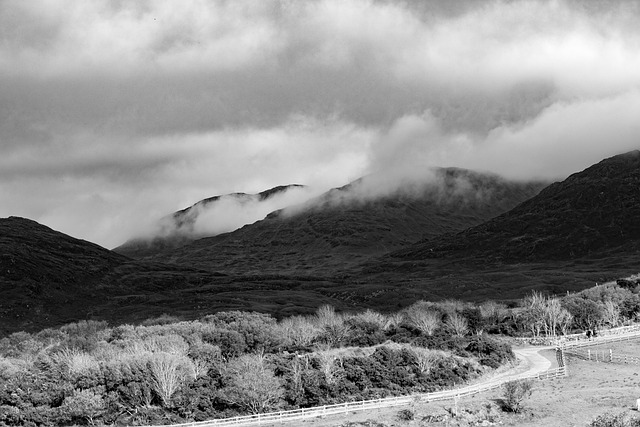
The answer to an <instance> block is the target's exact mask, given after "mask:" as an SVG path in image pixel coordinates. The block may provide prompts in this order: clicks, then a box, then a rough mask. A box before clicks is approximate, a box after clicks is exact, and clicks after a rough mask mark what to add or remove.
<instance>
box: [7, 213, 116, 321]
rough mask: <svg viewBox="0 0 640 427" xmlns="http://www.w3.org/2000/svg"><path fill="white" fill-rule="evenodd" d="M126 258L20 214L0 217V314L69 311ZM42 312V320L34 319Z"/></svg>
mask: <svg viewBox="0 0 640 427" xmlns="http://www.w3.org/2000/svg"><path fill="white" fill-rule="evenodd" d="M126 261H127V258H125V257H123V256H121V255H118V254H116V253H113V252H111V251H108V250H106V249H104V248H102V247H100V246H98V245H95V244H93V243H90V242H87V241H84V240H79V239H74V238H72V237H70V236H67V235H66V234H63V233H60V232H57V231H54V230H52V229H50V228H48V227H46V226H44V225H41V224H38V223H37V222H35V221H31V220H28V219H24V218H17V217H10V218H2V219H0V318H1V319H2V323H3V326H4V325H7V324H8V323H10V322H12V321H19V322H25V323H26V324H29V323H31V322H37V321H39V320H44V321H45V323H46V320H47V319H46V317H47V316H49V315H50V314H51V313H52V312H57V311H59V310H68V309H65V308H62V307H60V305H61V304H62V305H64V304H68V305H69V307H73V306H75V305H76V303H78V304H80V301H82V300H83V299H84V298H91V294H92V288H93V287H94V286H95V285H96V284H97V283H98V282H100V280H101V279H102V278H103V277H104V276H105V275H107V274H108V273H109V272H110V271H112V270H113V269H114V268H115V267H117V266H119V265H122V264H124V263H125V262H126ZM40 316H45V319H38V318H39V317H40Z"/></svg>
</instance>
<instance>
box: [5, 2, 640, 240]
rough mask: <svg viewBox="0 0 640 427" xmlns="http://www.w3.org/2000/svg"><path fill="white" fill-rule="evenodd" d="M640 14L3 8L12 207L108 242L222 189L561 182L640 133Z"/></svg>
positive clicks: (448, 7)
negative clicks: (421, 181)
mask: <svg viewBox="0 0 640 427" xmlns="http://www.w3.org/2000/svg"><path fill="white" fill-rule="evenodd" d="M639 18H640V6H638V3H637V2H632V1H629V2H607V1H593V2H591V1H590V2H582V1H577V0H576V1H542V0H540V1H456V2H451V1H445V0H437V1H436V0H431V1H408V0H407V1H391V0H388V1H382V0H378V1H372V0H348V1H338V0H310V1H285V0H281V1H276V0H272V1H259V2H256V1H248V0H247V1H243V0H236V1H222V0H218V1H199V0H194V1H186V2H179V3H176V2H175V1H170V0H164V1H135V2H130V1H108V0H103V1H92V2H86V1H80V0H76V1H62V0H59V1H56V0H54V1H30V2H24V1H18V0H0V143H1V144H2V152H3V156H2V158H1V159H0V177H1V179H2V182H0V207H1V208H0V215H2V216H5V215H11V214H16V215H25V216H29V217H32V218H34V219H36V220H41V221H43V222H45V223H47V224H48V225H51V226H54V227H58V228H60V229H62V230H63V231H66V232H70V233H71V234H75V235H79V236H81V237H85V238H88V239H90V240H94V241H97V242H99V243H102V244H105V245H107V246H110V245H115V244H117V243H120V241H121V240H123V239H124V238H126V236H127V235H128V234H127V233H130V232H131V230H135V229H136V228H137V227H140V226H141V224H142V223H144V222H146V221H148V218H150V217H159V216H162V215H164V214H166V213H169V212H171V211H173V210H176V209H179V208H183V207H185V206H187V205H189V204H191V203H193V202H195V201H197V200H199V199H201V198H204V197H208V196H212V195H215V194H222V193H225V192H233V191H245V192H257V191H261V190H264V189H266V188H269V187H272V186H275V185H280V184H287V183H292V182H298V183H303V184H310V185H315V186H317V187H319V188H324V187H328V186H333V185H341V184H344V183H346V182H347V181H348V180H350V179H354V178H357V177H359V176H360V175H362V174H365V173H369V172H380V173H386V174H388V176H389V177H394V179H395V178H398V180H399V181H398V182H401V181H402V179H400V178H402V175H403V174H405V175H406V174H408V175H412V176H413V175H416V176H420V174H421V173H422V172H420V171H422V170H424V167H425V166H429V165H433V166H463V167H470V168H475V169H482V170H492V171H495V172H498V173H502V174H505V175H508V176H511V177H517V178H528V177H534V176H535V177H551V178H561V177H564V176H566V175H568V174H569V173H571V172H574V171H576V170H577V169H581V168H583V167H586V166H588V165H589V164H590V163H593V162H595V161H598V160H600V159H601V158H602V157H604V156H607V155H612V154H615V153H617V152H619V151H624V150H627V149H630V148H635V147H634V146H637V141H638V140H640V139H639V137H640V129H639V128H638V125H637V122H638V121H637V117H639V116H640V108H639V105H640V94H639V93H640V92H639V91H640V30H639V29H638V26H637V22H638V20H639ZM25 194H28V195H31V196H32V197H25ZM37 200H40V202H37ZM256 219H258V218H256Z"/></svg>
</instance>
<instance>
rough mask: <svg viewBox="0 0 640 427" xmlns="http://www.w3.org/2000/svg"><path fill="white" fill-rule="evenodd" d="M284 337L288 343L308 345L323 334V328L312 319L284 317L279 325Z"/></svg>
mask: <svg viewBox="0 0 640 427" xmlns="http://www.w3.org/2000/svg"><path fill="white" fill-rule="evenodd" d="M278 329H279V331H280V334H281V335H282V339H283V340H284V342H285V343H286V344H290V345H295V346H301V347H306V346H309V345H311V344H313V342H314V341H315V340H316V339H317V338H318V337H319V336H320V335H321V334H322V329H321V328H320V327H318V326H317V325H316V324H315V323H314V322H313V321H312V320H311V319H308V318H306V317H303V316H292V317H287V318H285V319H283V320H282V321H281V322H280V324H279V325H278Z"/></svg>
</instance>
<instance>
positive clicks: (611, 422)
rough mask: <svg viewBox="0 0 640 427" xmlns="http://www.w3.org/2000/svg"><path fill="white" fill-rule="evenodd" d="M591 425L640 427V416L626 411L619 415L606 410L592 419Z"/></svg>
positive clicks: (593, 426) (600, 426)
mask: <svg viewBox="0 0 640 427" xmlns="http://www.w3.org/2000/svg"><path fill="white" fill-rule="evenodd" d="M589 427H640V418H636V417H630V416H629V415H628V414H625V413H624V412H622V413H620V414H617V415H616V414H612V413H610V412H606V413H604V414H602V415H598V416H597V417H596V418H595V419H594V420H593V421H591V423H590V424H589Z"/></svg>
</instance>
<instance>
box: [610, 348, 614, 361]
mask: <svg viewBox="0 0 640 427" xmlns="http://www.w3.org/2000/svg"><path fill="white" fill-rule="evenodd" d="M609 362H611V363H613V350H611V349H609Z"/></svg>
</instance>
